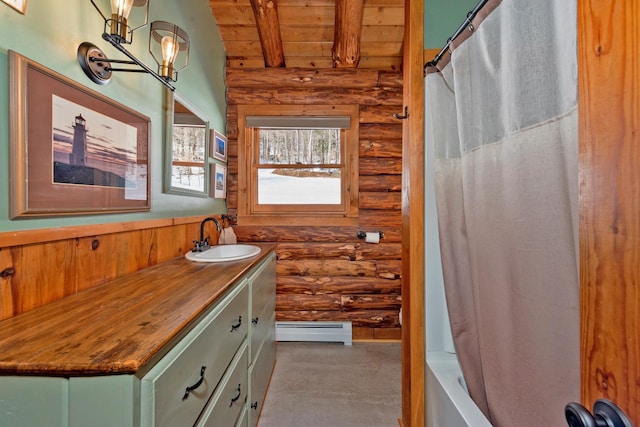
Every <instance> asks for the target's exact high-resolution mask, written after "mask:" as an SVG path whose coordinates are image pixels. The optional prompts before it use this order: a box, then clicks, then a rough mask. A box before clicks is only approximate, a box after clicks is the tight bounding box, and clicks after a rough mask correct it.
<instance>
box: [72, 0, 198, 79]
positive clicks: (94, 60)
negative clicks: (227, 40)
mask: <svg viewBox="0 0 640 427" xmlns="http://www.w3.org/2000/svg"><path fill="white" fill-rule="evenodd" d="M91 4H92V5H93V7H94V8H95V9H96V10H97V11H98V13H99V14H100V15H101V16H102V19H104V31H103V33H102V38H103V39H104V40H106V41H108V42H109V43H111V45H112V46H113V47H115V48H116V49H117V50H119V51H120V52H122V53H123V54H124V55H125V56H127V57H128V58H129V60H122V59H110V58H107V57H106V56H105V54H104V52H102V50H101V49H100V48H98V47H97V46H96V45H94V44H93V43H90V42H83V43H81V44H80V46H79V47H78V62H79V63H80V67H81V68H82V70H83V71H84V72H85V74H86V75H87V77H89V79H91V81H93V82H94V83H97V84H100V85H104V84H107V83H109V81H110V79H111V74H112V73H113V72H117V71H126V72H134V73H148V74H151V75H152V76H153V77H155V78H156V79H158V80H159V81H160V82H161V83H162V84H164V85H165V86H166V87H168V88H169V89H170V90H172V91H174V90H175V87H174V86H173V85H172V83H173V82H175V81H177V80H178V71H181V70H182V69H184V68H185V67H186V66H187V64H188V62H189V35H188V34H187V32H186V31H184V30H183V29H182V28H180V27H178V26H177V25H174V24H171V23H169V22H165V21H154V22H152V23H151V28H150V33H149V52H150V53H151V56H152V57H153V59H154V60H155V61H156V63H157V64H158V71H157V72H156V71H153V70H152V69H151V68H150V67H148V66H147V65H145V64H144V63H143V62H142V61H140V60H139V59H138V58H136V57H135V56H134V55H133V54H132V53H131V52H129V51H128V50H127V49H125V48H124V46H123V44H131V42H132V41H133V32H134V31H136V30H138V29H139V28H142V27H144V26H146V25H147V22H148V17H149V0H111V18H107V17H106V16H105V15H104V13H102V11H101V10H100V8H99V7H98V6H97V5H96V4H95V2H94V1H93V0H91ZM134 7H136V8H145V16H144V22H143V23H142V24H140V25H138V26H135V27H132V26H131V25H130V24H129V14H130V13H131V10H132V8H134ZM112 63H113V64H125V65H133V66H137V67H133V68H114V67H112V66H111V64H112ZM176 64H180V65H179V66H177V65H176Z"/></svg>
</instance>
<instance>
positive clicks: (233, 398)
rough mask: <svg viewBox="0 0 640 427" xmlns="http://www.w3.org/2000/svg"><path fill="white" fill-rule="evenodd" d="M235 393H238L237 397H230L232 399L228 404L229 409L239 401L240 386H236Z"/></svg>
mask: <svg viewBox="0 0 640 427" xmlns="http://www.w3.org/2000/svg"><path fill="white" fill-rule="evenodd" d="M237 391H238V394H237V396H236V397H232V398H231V403H230V404H229V408H231V407H232V406H233V404H234V403H235V402H236V401H237V400H238V399H240V395H241V394H242V390H240V384H238V389H237Z"/></svg>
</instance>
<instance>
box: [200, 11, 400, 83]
mask: <svg viewBox="0 0 640 427" xmlns="http://www.w3.org/2000/svg"><path fill="white" fill-rule="evenodd" d="M209 4H210V6H211V11H212V12H213V16H214V18H215V20H216V22H217V24H218V29H219V31H220V34H221V36H222V40H223V42H224V46H225V50H226V54H227V66H228V67H244V68H264V67H280V68H282V67H288V68H336V67H349V68H356V67H357V68H372V69H379V70H400V69H401V68H402V49H403V37H404V0H209Z"/></svg>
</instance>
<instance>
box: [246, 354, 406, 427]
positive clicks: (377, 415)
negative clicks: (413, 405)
mask: <svg viewBox="0 0 640 427" xmlns="http://www.w3.org/2000/svg"><path fill="white" fill-rule="evenodd" d="M277 351H278V352H277V362H276V367H275V370H274V372H273V376H272V378H271V384H270V385H269V390H268V392H267V397H266V400H265V403H264V407H263V408H262V414H261V416H260V420H259V422H258V427H360V426H362V427H395V426H398V418H400V415H401V405H402V402H401V399H402V387H401V352H400V343H360V342H354V343H353V345H352V346H345V345H343V344H334V343H298V342H280V343H278V350H277Z"/></svg>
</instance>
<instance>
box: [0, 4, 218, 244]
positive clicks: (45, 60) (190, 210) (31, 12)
mask: <svg viewBox="0 0 640 427" xmlns="http://www.w3.org/2000/svg"><path fill="white" fill-rule="evenodd" d="M26 3H27V10H26V13H25V14H24V15H22V14H20V13H18V12H16V11H15V10H14V9H12V8H10V7H9V6H7V5H5V4H4V3H0V232H2V231H13V230H25V229H38V228H48V227H61V226H66V225H81V224H96V223H107V222H122V221H133V220H143V219H151V218H168V217H177V216H191V215H206V214H216V213H222V212H225V211H226V205H225V202H224V201H223V200H217V199H210V198H197V197H186V196H178V195H170V194H164V193H163V192H162V173H163V164H162V162H163V160H162V159H163V151H164V149H163V146H164V142H163V140H164V115H165V112H164V110H163V90H164V86H163V85H162V84H161V83H160V82H158V81H157V80H156V79H154V78H153V77H152V76H149V75H146V74H137V73H114V76H113V78H112V80H111V82H110V83H109V84H108V85H106V86H98V85H95V84H94V83H92V82H91V81H90V80H89V79H88V78H87V77H86V76H85V75H84V72H83V71H82V70H81V69H80V66H79V65H78V63H77V60H76V52H77V48H78V45H79V44H80V43H81V42H83V41H90V42H92V43H94V44H96V45H97V46H98V47H100V48H101V49H103V50H104V52H105V54H106V55H107V56H110V57H113V58H123V59H125V58H124V56H123V55H122V54H120V53H119V52H117V51H116V50H115V49H114V48H113V47H112V46H111V45H110V44H109V43H107V42H106V41H104V40H102V37H101V34H102V29H103V21H102V18H101V17H100V15H99V14H98V13H97V11H96V10H95V9H94V8H93V6H92V5H91V2H90V1H89V0H47V1H27V2H26ZM96 3H97V4H98V5H100V6H101V8H102V10H103V11H109V10H110V7H109V1H108V0H96ZM154 20H164V21H169V22H173V23H175V24H177V25H179V26H180V27H181V28H183V29H185V30H186V31H187V32H188V33H189V36H190V39H191V51H190V56H189V66H188V67H187V68H186V69H184V70H183V71H181V72H180V75H179V79H178V82H177V83H176V87H177V92H178V93H180V94H181V95H182V96H184V97H185V98H186V99H188V100H189V103H190V104H192V105H193V106H194V107H195V108H196V109H198V110H199V111H200V112H202V113H204V114H205V115H206V116H207V118H208V119H209V120H210V126H211V127H213V128H215V129H218V130H220V131H222V132H223V133H224V130H225V124H226V102H225V86H224V64H225V53H224V47H223V44H222V40H221V39H220V35H219V33H218V31H217V27H216V25H215V20H214V18H213V15H212V14H211V10H210V9H209V3H208V1H207V0H153V1H152V2H151V10H150V17H149V21H150V22H151V21H154ZM148 35H149V31H148V28H142V29H140V30H138V31H137V32H135V33H134V41H133V44H132V45H128V49H129V50H130V51H131V52H133V53H134V55H136V56H137V57H138V58H139V59H141V60H142V61H143V62H144V63H145V64H147V65H149V66H150V67H151V68H152V69H155V62H154V60H153V58H152V57H151V55H150V54H149V52H148ZM8 50H14V51H16V52H18V53H20V54H21V55H24V56H26V57H27V58H30V59H32V60H33V61H36V62H38V63H40V64H42V65H44V66H46V67H48V68H50V69H52V70H54V71H56V72H59V73H61V74H63V75H65V76H67V77H69V78H71V79H73V80H75V81H77V82H79V83H80V84H82V85H84V86H87V87H89V88H91V89H93V90H95V91H98V92H100V93H102V94H104V95H105V96H107V97H109V98H111V99H114V100H116V101H118V102H120V103H122V104H124V105H126V106H128V107H130V108H132V109H134V110H136V111H139V112H140V113H142V114H144V115H146V116H148V117H149V118H150V119H151V136H150V146H149V151H150V159H151V163H150V172H151V211H150V212H144V213H130V214H110V215H81V216H73V217H57V218H48V219H40V218H38V219H19V220H10V219H9V208H8V201H9V185H10V184H9V163H8V151H9V143H10V141H9V130H8V114H9V110H8V108H11V106H9V105H8V102H7V96H8V90H9V88H8V70H7V67H8V64H7V61H8V59H7V51H8ZM30 119H32V118H30Z"/></svg>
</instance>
